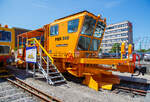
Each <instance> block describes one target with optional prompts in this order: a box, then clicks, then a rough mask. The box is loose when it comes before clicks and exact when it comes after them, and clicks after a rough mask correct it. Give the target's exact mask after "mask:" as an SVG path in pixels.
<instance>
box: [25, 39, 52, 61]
mask: <svg viewBox="0 0 150 102" xmlns="http://www.w3.org/2000/svg"><path fill="white" fill-rule="evenodd" d="M33 40H34V41H35V42H36V43H37V44H38V45H39V46H40V48H41V49H42V50H43V51H44V53H45V54H46V55H47V56H48V57H49V59H50V60H51V63H52V64H53V62H54V60H53V58H52V57H51V56H50V55H49V54H48V52H47V51H46V50H45V49H44V48H43V46H42V45H41V44H40V43H39V42H38V41H37V40H36V38H30V39H27V41H33Z"/></svg>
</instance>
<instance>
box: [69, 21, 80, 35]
mask: <svg viewBox="0 0 150 102" xmlns="http://www.w3.org/2000/svg"><path fill="white" fill-rule="evenodd" d="M78 24H79V19H75V20H71V21H69V22H68V33H73V32H76V31H77V30H78Z"/></svg>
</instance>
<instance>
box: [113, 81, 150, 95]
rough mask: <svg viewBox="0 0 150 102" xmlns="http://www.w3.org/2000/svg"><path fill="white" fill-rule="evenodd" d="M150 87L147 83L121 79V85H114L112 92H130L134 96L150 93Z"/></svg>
mask: <svg viewBox="0 0 150 102" xmlns="http://www.w3.org/2000/svg"><path fill="white" fill-rule="evenodd" d="M149 87H150V84H147V83H140V82H133V81H127V80H121V82H120V84H119V85H115V86H114V90H112V92H113V93H116V94H120V93H121V94H128V95H130V96H132V97H135V96H146V94H147V93H150V91H148V90H149Z"/></svg>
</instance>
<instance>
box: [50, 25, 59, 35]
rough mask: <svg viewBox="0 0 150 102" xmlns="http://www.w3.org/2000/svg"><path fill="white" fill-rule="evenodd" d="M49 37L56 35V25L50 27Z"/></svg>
mask: <svg viewBox="0 0 150 102" xmlns="http://www.w3.org/2000/svg"><path fill="white" fill-rule="evenodd" d="M50 35H51V36H53V35H58V24H57V25H54V26H51V27H50Z"/></svg>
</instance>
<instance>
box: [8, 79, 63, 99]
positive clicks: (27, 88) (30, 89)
mask: <svg viewBox="0 0 150 102" xmlns="http://www.w3.org/2000/svg"><path fill="white" fill-rule="evenodd" d="M15 80H16V81H13V80H11V79H8V78H7V81H9V82H10V83H12V84H14V85H16V86H18V87H20V88H22V89H23V90H25V91H27V92H29V93H31V94H32V95H34V96H36V97H38V98H40V99H41V100H43V101H45V102H52V101H56V102H62V101H60V100H59V99H56V98H54V97H52V96H50V95H47V94H46V93H44V92H42V91H40V90H38V89H36V88H34V87H32V86H30V85H28V84H27V83H25V82H24V81H22V80H20V79H18V78H15Z"/></svg>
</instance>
